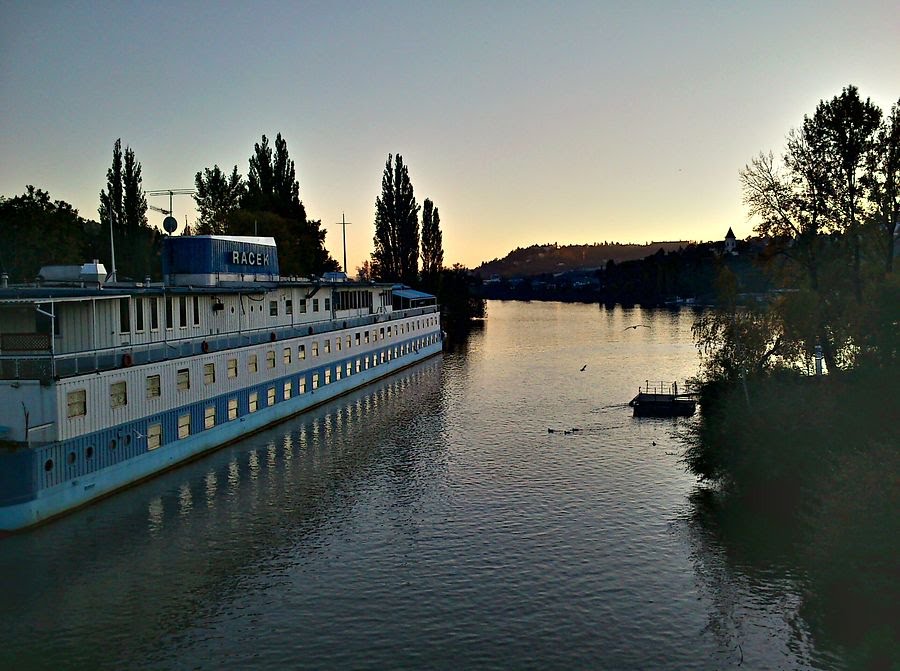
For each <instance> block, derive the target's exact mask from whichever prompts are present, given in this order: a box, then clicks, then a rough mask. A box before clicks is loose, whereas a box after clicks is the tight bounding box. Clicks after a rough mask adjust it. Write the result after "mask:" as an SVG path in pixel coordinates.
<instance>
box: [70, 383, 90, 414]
mask: <svg viewBox="0 0 900 671" xmlns="http://www.w3.org/2000/svg"><path fill="white" fill-rule="evenodd" d="M86 414H87V392H86V391H85V390H84V389H78V390H76V391H70V392H69V393H68V394H66V417H69V418H72V417H84V416H85V415H86Z"/></svg>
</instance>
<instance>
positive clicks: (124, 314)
mask: <svg viewBox="0 0 900 671" xmlns="http://www.w3.org/2000/svg"><path fill="white" fill-rule="evenodd" d="M129 331H131V320H130V319H129V312H128V299H127V298H120V299H119V333H128V332H129Z"/></svg>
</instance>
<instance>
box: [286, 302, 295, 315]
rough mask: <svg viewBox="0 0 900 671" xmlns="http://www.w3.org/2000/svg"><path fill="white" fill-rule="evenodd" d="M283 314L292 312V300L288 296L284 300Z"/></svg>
mask: <svg viewBox="0 0 900 671" xmlns="http://www.w3.org/2000/svg"><path fill="white" fill-rule="evenodd" d="M284 314H286V315H292V314H294V301H292V300H291V299H290V298H288V299H286V300H285V301H284Z"/></svg>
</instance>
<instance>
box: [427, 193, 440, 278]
mask: <svg viewBox="0 0 900 671" xmlns="http://www.w3.org/2000/svg"><path fill="white" fill-rule="evenodd" d="M443 266H444V247H443V241H442V235H441V215H440V213H439V212H438V209H437V208H436V207H434V203H432V202H431V200H430V199H428V198H426V199H425V202H424V203H423V204H422V277H423V278H428V277H434V276H436V275H437V274H438V273H439V272H440V270H441V268H443Z"/></svg>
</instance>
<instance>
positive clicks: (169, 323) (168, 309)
mask: <svg viewBox="0 0 900 671" xmlns="http://www.w3.org/2000/svg"><path fill="white" fill-rule="evenodd" d="M174 327H175V317H173V316H172V297H171V296H166V328H167V329H170V328H174Z"/></svg>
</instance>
